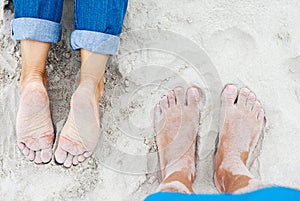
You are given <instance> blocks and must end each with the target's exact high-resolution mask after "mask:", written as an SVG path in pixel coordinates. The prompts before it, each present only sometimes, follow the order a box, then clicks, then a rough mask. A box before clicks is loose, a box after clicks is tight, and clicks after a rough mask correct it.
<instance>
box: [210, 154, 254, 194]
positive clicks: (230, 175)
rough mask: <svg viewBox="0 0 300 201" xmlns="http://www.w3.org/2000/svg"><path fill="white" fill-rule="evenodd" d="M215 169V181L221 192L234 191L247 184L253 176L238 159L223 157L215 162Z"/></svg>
mask: <svg viewBox="0 0 300 201" xmlns="http://www.w3.org/2000/svg"><path fill="white" fill-rule="evenodd" d="M215 171H216V173H215V182H217V183H218V186H219V188H220V189H219V190H220V191H221V192H227V193H232V192H235V191H237V190H238V189H240V188H243V187H245V186H247V185H248V184H249V181H250V180H251V179H253V178H254V177H253V175H252V174H251V173H250V171H249V170H248V168H247V167H246V165H245V164H244V163H243V161H242V160H240V159H236V160H235V159H230V160H227V159H226V158H225V159H224V160H222V161H221V162H220V163H215Z"/></svg>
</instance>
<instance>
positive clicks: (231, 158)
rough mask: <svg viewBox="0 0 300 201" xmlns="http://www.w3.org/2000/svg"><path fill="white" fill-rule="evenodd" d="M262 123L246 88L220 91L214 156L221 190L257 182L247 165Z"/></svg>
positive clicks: (261, 113)
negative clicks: (218, 125)
mask: <svg viewBox="0 0 300 201" xmlns="http://www.w3.org/2000/svg"><path fill="white" fill-rule="evenodd" d="M263 124H264V110H263V109H262V107H261V104H260V102H259V101H258V100H256V96H255V94H254V93H253V92H251V91H250V90H249V89H247V88H242V89H241V90H240V91H239V93H238V90H237V88H236V87H235V86H234V85H228V86H226V87H225V89H224V91H223V93H222V108H221V118H220V134H219V145H218V151H217V153H216V157H215V171H216V173H215V185H216V187H217V188H218V190H219V191H220V192H231V193H232V192H236V191H238V190H240V189H242V188H246V187H249V186H250V185H258V184H259V183H260V182H259V181H258V180H256V179H255V178H254V176H253V175H252V174H251V173H250V172H249V170H248V169H247V167H246V162H247V160H248V156H249V152H250V151H251V149H252V148H253V147H254V146H255V145H256V143H257V140H258V138H259V136H260V134H261V132H262V128H263Z"/></svg>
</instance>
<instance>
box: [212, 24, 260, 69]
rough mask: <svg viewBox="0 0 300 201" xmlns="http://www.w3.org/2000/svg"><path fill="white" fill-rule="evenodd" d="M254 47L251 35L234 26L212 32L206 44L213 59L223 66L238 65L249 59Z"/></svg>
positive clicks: (253, 53) (252, 55)
mask: <svg viewBox="0 0 300 201" xmlns="http://www.w3.org/2000/svg"><path fill="white" fill-rule="evenodd" d="M255 49H256V43H255V40H254V39H253V37H252V36H251V35H249V34H248V33H246V32H244V31H242V30H240V29H238V28H235V27H233V28H229V29H226V30H220V31H216V32H214V33H213V34H212V36H211V38H210V40H209V43H208V46H207V50H208V52H209V54H210V56H211V57H212V58H213V61H214V62H215V63H216V64H217V65H219V64H220V66H223V67H224V68H226V67H227V66H228V67H229V66H230V67H231V68H232V67H240V64H242V63H245V62H247V61H251V60H252V58H253V57H254V56H255V52H254V50H255Z"/></svg>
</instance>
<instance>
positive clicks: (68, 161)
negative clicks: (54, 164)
mask: <svg viewBox="0 0 300 201" xmlns="http://www.w3.org/2000/svg"><path fill="white" fill-rule="evenodd" d="M73 158H74V156H73V155H71V154H70V153H68V156H67V158H66V160H65V162H64V166H65V167H66V168H69V167H71V165H72V163H73Z"/></svg>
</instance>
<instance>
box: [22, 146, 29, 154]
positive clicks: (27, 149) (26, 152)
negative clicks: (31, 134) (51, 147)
mask: <svg viewBox="0 0 300 201" xmlns="http://www.w3.org/2000/svg"><path fill="white" fill-rule="evenodd" d="M22 152H23V154H24V155H25V156H28V154H29V152H30V151H29V148H28V147H25V148H24V149H23V150H22Z"/></svg>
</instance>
